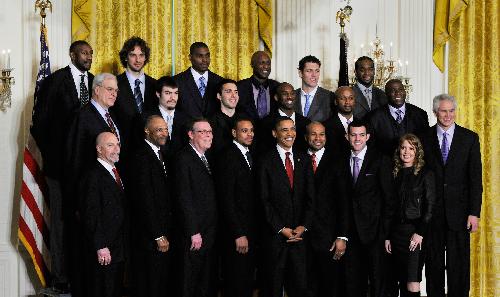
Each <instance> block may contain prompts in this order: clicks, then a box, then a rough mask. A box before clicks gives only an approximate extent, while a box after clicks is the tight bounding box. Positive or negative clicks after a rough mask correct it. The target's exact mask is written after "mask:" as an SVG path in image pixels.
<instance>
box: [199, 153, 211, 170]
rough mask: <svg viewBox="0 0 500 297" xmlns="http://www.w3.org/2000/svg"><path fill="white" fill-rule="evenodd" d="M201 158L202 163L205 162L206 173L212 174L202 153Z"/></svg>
mask: <svg viewBox="0 0 500 297" xmlns="http://www.w3.org/2000/svg"><path fill="white" fill-rule="evenodd" d="M201 160H202V161H203V164H205V167H206V168H207V170H208V173H210V174H212V170H210V165H209V164H208V161H207V158H205V156H204V155H201Z"/></svg>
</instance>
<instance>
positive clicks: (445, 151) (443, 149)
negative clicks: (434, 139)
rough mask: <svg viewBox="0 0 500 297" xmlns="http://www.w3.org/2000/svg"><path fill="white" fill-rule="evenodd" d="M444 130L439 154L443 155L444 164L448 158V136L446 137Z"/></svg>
mask: <svg viewBox="0 0 500 297" xmlns="http://www.w3.org/2000/svg"><path fill="white" fill-rule="evenodd" d="M446 135H447V134H446V132H444V133H443V141H442V143H441V156H442V157H443V163H444V164H446V160H447V159H448V138H447V137H446Z"/></svg>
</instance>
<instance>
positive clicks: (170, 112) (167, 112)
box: [158, 104, 175, 117]
mask: <svg viewBox="0 0 500 297" xmlns="http://www.w3.org/2000/svg"><path fill="white" fill-rule="evenodd" d="M158 109H159V110H160V113H161V114H162V115H163V114H165V115H169V116H171V117H173V116H174V114H175V108H174V109H172V110H168V109H166V108H165V107H163V106H162V105H161V104H158Z"/></svg>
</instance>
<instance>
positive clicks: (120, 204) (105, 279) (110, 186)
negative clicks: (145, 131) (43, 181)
mask: <svg viewBox="0 0 500 297" xmlns="http://www.w3.org/2000/svg"><path fill="white" fill-rule="evenodd" d="M96 149H97V161H94V162H92V164H93V165H92V167H91V169H90V171H89V172H88V174H87V175H86V178H85V180H84V183H83V184H84V187H83V188H82V189H83V191H82V198H81V199H80V201H81V203H82V204H81V210H82V212H81V214H82V221H83V225H84V230H85V233H84V236H85V238H86V240H84V241H83V242H82V244H83V245H84V246H85V254H82V255H80V257H82V256H84V255H85V257H84V258H85V259H86V260H87V261H86V262H85V264H84V265H83V266H84V267H87V269H86V272H87V275H88V283H86V284H85V286H86V287H87V289H88V292H87V294H86V295H85V296H103V297H104V296H105V297H119V296H121V293H122V292H121V291H122V290H121V289H122V282H123V271H124V262H125V256H126V254H127V253H126V249H127V246H126V245H127V240H126V238H127V233H126V232H127V224H126V222H127V220H126V203H125V196H124V195H123V189H124V185H123V183H122V181H121V178H120V174H119V173H118V170H117V169H116V167H115V163H116V162H118V159H119V156H120V143H119V141H118V138H117V137H116V136H115V135H114V134H113V133H111V132H103V133H100V134H99V136H98V137H97V140H96ZM79 235H81V234H79ZM80 269H81V267H80Z"/></svg>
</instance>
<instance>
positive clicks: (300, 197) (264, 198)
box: [259, 89, 314, 297]
mask: <svg viewBox="0 0 500 297" xmlns="http://www.w3.org/2000/svg"><path fill="white" fill-rule="evenodd" d="M292 91H293V89H292ZM273 136H274V137H275V138H276V141H277V145H276V147H274V148H271V149H270V150H269V151H268V152H267V153H266V154H265V155H264V156H263V157H262V160H261V162H260V164H259V185H260V198H261V203H262V205H263V207H264V217H265V220H264V223H265V224H264V226H263V229H262V231H261V236H262V241H263V242H262V245H263V253H264V255H265V258H266V259H265V268H264V273H265V279H264V283H265V284H264V286H263V288H262V296H266V297H278V296H282V295H283V288H284V290H285V291H286V294H287V295H288V296H290V297H299V296H300V297H303V296H307V295H306V294H307V271H306V267H307V261H306V255H307V249H306V243H305V242H304V241H303V239H304V232H306V230H308V229H310V228H312V227H311V226H312V225H311V224H312V215H313V200H314V179H313V172H312V167H311V161H310V158H309V157H308V156H307V155H305V154H304V153H301V152H300V151H297V150H294V149H292V146H293V142H294V141H295V137H296V131H295V123H294V122H293V120H291V119H290V118H288V117H279V118H278V119H277V120H276V125H275V128H274V129H273ZM292 160H293V161H292Z"/></svg>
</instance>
